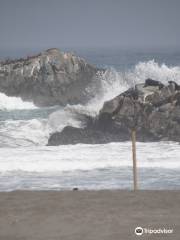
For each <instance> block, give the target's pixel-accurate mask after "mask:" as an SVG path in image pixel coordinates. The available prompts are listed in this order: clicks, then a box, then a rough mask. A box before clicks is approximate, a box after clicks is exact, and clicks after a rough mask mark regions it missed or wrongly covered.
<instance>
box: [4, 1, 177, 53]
mask: <svg viewBox="0 0 180 240" xmlns="http://www.w3.org/2000/svg"><path fill="white" fill-rule="evenodd" d="M116 46H118V47H141V46H142V47H159V46H162V47H166V46H167V47H171V46H172V47H178V46H180V0H0V49H3V48H4V49H6V48H15V49H16V48H30V49H31V48H32V49H33V48H39V47H40V48H46V47H71V48H73V47H85V48H86V47H116Z"/></svg>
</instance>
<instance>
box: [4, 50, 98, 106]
mask: <svg viewBox="0 0 180 240" xmlns="http://www.w3.org/2000/svg"><path fill="white" fill-rule="evenodd" d="M98 70H99V69H97V68H96V67H94V66H92V65H90V64H88V63H86V62H85V60H84V59H82V58H79V57H77V56H75V55H73V54H71V53H63V52H61V51H59V50H58V49H49V50H47V51H45V52H42V53H41V54H38V55H36V56H32V57H27V58H26V59H18V60H7V61H4V62H0V92H3V93H5V94H6V95H8V96H20V97H21V98H22V99H23V100H27V101H33V102H34V103H35V104H36V105H38V106H50V105H65V104H67V103H70V104H77V103H84V102H86V101H87V100H88V98H89V96H88V94H87V92H86V88H87V86H88V85H89V84H90V83H91V82H92V81H93V79H94V78H95V77H96V73H97V71H98Z"/></svg>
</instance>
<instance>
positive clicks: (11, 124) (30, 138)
mask: <svg viewBox="0 0 180 240" xmlns="http://www.w3.org/2000/svg"><path fill="white" fill-rule="evenodd" d="M49 133H50V129H49V126H48V124H47V119H32V120H17V121H13V120H8V121H5V122H1V124H0V136H1V137H0V146H1V147H5V146H6V147H7V146H9V147H18V146H21V147H27V146H34V145H35V146H37V145H46V144H47V141H48V136H49Z"/></svg>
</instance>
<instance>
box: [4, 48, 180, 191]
mask: <svg viewBox="0 0 180 240" xmlns="http://www.w3.org/2000/svg"><path fill="white" fill-rule="evenodd" d="M74 52H75V53H76V54H77V55H79V56H81V57H83V58H84V59H86V60H87V61H88V62H90V63H92V64H95V65H97V66H99V67H103V68H106V69H107V71H106V72H105V74H104V75H103V76H99V78H98V80H97V81H99V83H100V84H98V86H99V87H100V89H97V84H94V85H92V84H91V85H90V86H89V88H88V91H90V92H92V93H93V94H92V95H93V98H92V99H91V100H90V101H89V102H88V103H87V104H86V105H80V104H79V105H74V106H71V105H67V106H65V107H62V106H54V107H49V108H47V107H46V108H39V107H36V106H35V105H34V104H33V103H31V102H23V101H22V100H21V99H20V98H16V97H8V96H6V95H5V94H3V93H0V191H12V190H17V189H18V190H64V189H72V188H74V187H77V188H79V189H95V190H96V189H132V187H133V182H132V180H133V176H132V156H131V142H130V141H127V142H119V143H113V142H112V143H108V144H97V145H89V144H77V145H64V146H58V147H57V146H56V147H53V146H46V144H47V142H48V137H49V135H50V134H51V133H53V132H55V131H61V130H62V129H63V128H64V127H65V126H67V125H70V126H76V127H80V126H82V125H83V123H82V122H81V120H80V119H79V118H77V116H78V113H82V112H83V113H84V112H85V113H86V114H89V115H91V116H96V115H97V113H98V111H99V110H100V109H101V107H102V106H103V103H104V101H106V100H110V99H111V98H113V97H115V96H116V95H118V94H120V93H121V92H123V91H125V90H127V89H128V88H129V87H131V86H133V85H134V84H136V83H140V82H144V80H145V79H146V78H152V79H155V80H159V81H162V82H163V83H164V84H166V83H167V82H168V81H169V80H173V81H176V82H177V83H179V84H180V51H178V50H176V49H172V50H170V49H169V50H166V49H156V50H121V49H98V50H97V49H88V50H87V49H86V50H85V49H77V50H76V51H74ZM0 54H1V52H0ZM4 55H5V53H3V54H1V55H0V58H3V57H4ZM16 56H19V55H18V53H17V55H14V56H13V57H16ZM137 166H138V185H139V188H140V189H180V144H179V143H178V142H146V143H142V142H137Z"/></svg>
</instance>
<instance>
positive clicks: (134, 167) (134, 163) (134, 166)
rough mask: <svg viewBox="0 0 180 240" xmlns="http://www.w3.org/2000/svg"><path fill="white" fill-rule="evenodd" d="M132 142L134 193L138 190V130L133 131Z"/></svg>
mask: <svg viewBox="0 0 180 240" xmlns="http://www.w3.org/2000/svg"><path fill="white" fill-rule="evenodd" d="M131 140H132V158H133V183H134V191H136V190H137V189H138V185H137V161H136V130H135V128H134V129H132V131H131Z"/></svg>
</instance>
